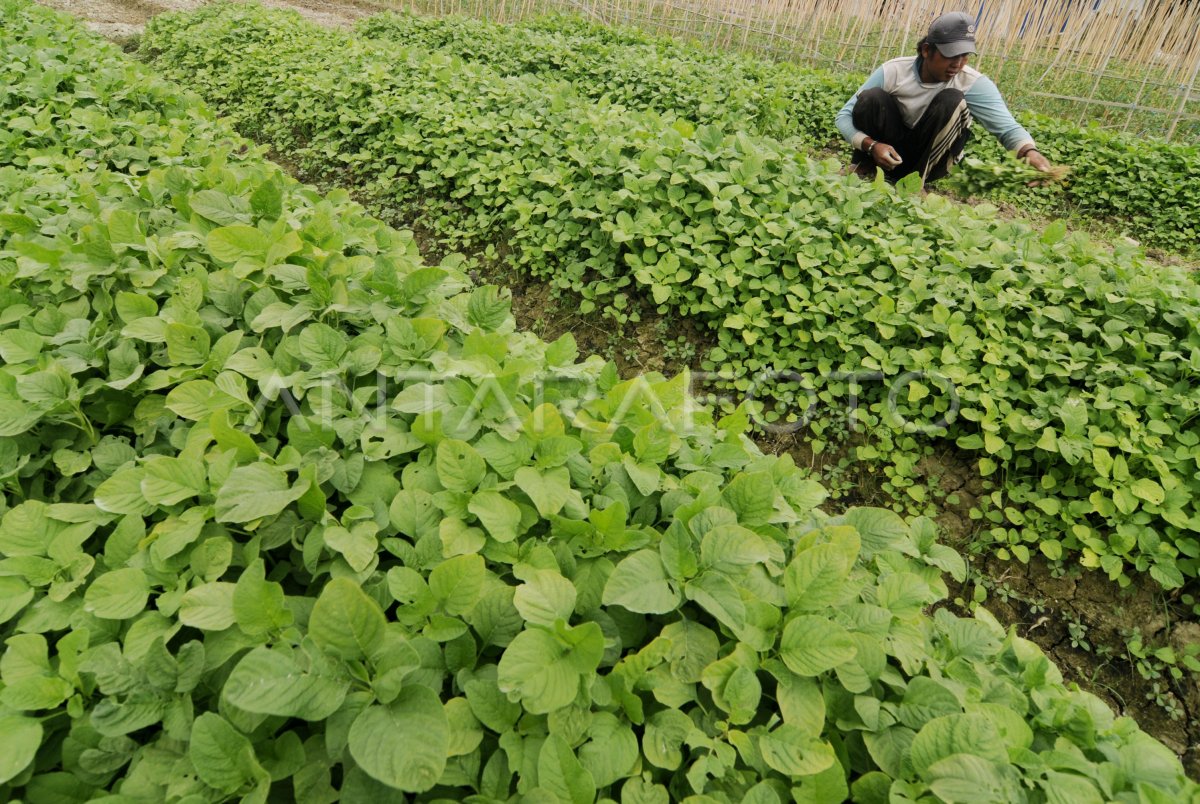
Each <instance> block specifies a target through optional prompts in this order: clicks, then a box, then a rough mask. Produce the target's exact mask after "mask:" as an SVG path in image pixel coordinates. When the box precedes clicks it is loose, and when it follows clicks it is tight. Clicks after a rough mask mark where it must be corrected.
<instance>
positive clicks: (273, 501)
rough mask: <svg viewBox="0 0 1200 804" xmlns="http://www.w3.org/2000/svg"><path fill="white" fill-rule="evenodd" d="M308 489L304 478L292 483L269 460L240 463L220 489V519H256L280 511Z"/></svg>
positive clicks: (239, 520) (223, 520)
mask: <svg viewBox="0 0 1200 804" xmlns="http://www.w3.org/2000/svg"><path fill="white" fill-rule="evenodd" d="M307 490H308V484H307V483H305V482H303V481H301V482H299V483H297V484H296V485H295V486H292V485H291V484H290V483H289V482H288V479H287V475H286V474H284V472H283V471H282V470H281V469H277V468H276V467H274V466H270V465H268V464H265V463H252V464H250V465H249V466H239V467H237V468H236V469H234V470H233V471H232V472H230V474H229V478H228V479H227V480H226V481H225V483H224V484H223V485H222V486H221V488H220V489H218V490H217V500H216V519H217V521H218V522H253V521H254V520H256V519H262V518H263V517H267V516H273V515H275V514H278V513H280V512H281V511H283V509H285V508H287V507H288V505H290V504H291V503H293V502H295V501H296V500H298V499H299V498H300V497H301V496H303V494H304V492H305V491H307Z"/></svg>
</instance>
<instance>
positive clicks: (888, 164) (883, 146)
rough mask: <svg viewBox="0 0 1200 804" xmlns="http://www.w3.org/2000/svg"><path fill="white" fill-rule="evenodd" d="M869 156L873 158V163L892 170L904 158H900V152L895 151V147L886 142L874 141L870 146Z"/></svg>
mask: <svg viewBox="0 0 1200 804" xmlns="http://www.w3.org/2000/svg"><path fill="white" fill-rule="evenodd" d="M871 158H872V159H874V160H875V164H877V165H879V167H881V168H883V169H884V170H893V169H895V168H897V167H899V166H900V163H901V162H903V161H904V160H903V159H901V158H900V154H898V153H896V149H895V148H893V147H892V146H890V145H888V144H887V143H886V142H880V141H879V140H876V141H875V144H874V145H873V146H872V147H871Z"/></svg>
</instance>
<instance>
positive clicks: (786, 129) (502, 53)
mask: <svg viewBox="0 0 1200 804" xmlns="http://www.w3.org/2000/svg"><path fill="white" fill-rule="evenodd" d="M355 30H356V31H357V32H358V34H359V35H361V36H364V37H368V38H373V39H384V40H387V41H391V42H396V43H398V44H403V45H407V46H411V47H416V48H419V49H421V50H424V51H429V52H437V53H444V54H447V55H451V56H453V57H455V58H461V59H463V60H465V61H468V62H471V63H476V64H482V65H486V66H487V67H489V68H491V69H492V70H494V71H495V72H497V73H499V74H500V75H505V76H521V75H535V76H539V77H543V78H553V79H560V80H563V81H566V82H567V83H569V84H570V85H571V88H572V89H573V90H574V91H575V92H576V93H578V94H580V95H583V96H586V97H589V98H594V99H605V100H607V101H609V102H612V103H619V104H621V105H623V106H626V107H629V108H632V109H654V110H657V111H662V112H672V113H674V114H677V115H678V116H680V117H683V118H686V119H687V120H689V121H691V122H693V123H695V124H698V125H707V124H716V125H723V126H726V127H728V128H730V129H732V128H738V129H744V130H747V131H752V132H754V133H758V134H766V135H769V136H773V137H778V138H788V137H796V138H798V139H799V143H797V144H798V146H801V147H804V148H806V149H813V148H819V147H824V146H826V145H828V144H829V143H830V142H831V141H832V139H835V138H837V136H838V134H837V130H836V129H835V128H833V118H832V116H831V115H830V114H826V111H828V110H829V109H830V108H832V109H833V110H834V111H836V109H837V108H838V107H839V106H840V105H841V104H842V103H845V100H846V98H848V97H849V96H850V93H852V92H853V91H854V90H856V89H857V88H858V86H859V84H860V83H861V78H859V77H857V76H848V77H847V76H834V75H830V74H827V73H819V72H816V71H813V70H804V69H800V68H798V67H796V66H794V65H779V64H775V63H773V62H767V61H762V60H760V59H753V58H745V57H741V56H738V55H736V54H733V53H728V52H722V51H715V50H700V49H698V48H692V47H687V46H681V45H678V44H676V43H674V42H672V41H671V40H666V39H656V38H652V37H650V36H647V35H641V34H639V33H638V32H637V31H635V30H632V29H613V28H608V27H605V26H600V25H589V24H587V23H584V22H582V21H581V20H579V19H578V18H572V17H568V16H559V17H548V18H542V19H536V20H533V21H530V22H526V23H523V24H519V25H511V26H507V25H497V24H494V23H489V22H483V21H481V20H475V19H470V18H465V17H425V16H420V15H416V14H407V13H390V12H389V13H382V14H376V15H373V16H370V17H366V18H364V19H362V20H360V21H359V22H358V23H357V25H356V26H355ZM815 110H820V111H819V112H817V113H815V114H814V111H815Z"/></svg>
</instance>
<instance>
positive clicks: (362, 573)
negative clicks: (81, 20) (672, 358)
mask: <svg viewBox="0 0 1200 804" xmlns="http://www.w3.org/2000/svg"><path fill="white" fill-rule="evenodd" d="M0 20H2V21H3V26H2V27H0V49H2V50H3V52H4V53H5V54H6V58H5V59H4V60H3V61H0V87H2V89H0V120H2V122H3V125H2V126H0V132H3V134H2V136H0V187H2V188H3V193H2V194H0V198H3V201H2V202H0V277H3V283H2V287H3V289H2V290H0V354H2V356H3V359H4V364H3V366H0V410H2V411H3V416H0V427H3V433H2V434H3V436H4V440H3V441H2V442H0V449H3V450H5V456H4V457H5V460H4V462H3V464H2V466H3V471H4V472H5V474H4V475H3V477H2V478H0V480H3V490H2V496H0V503H2V506H0V508H2V509H3V514H2V519H0V637H2V638H3V643H4V649H3V653H2V655H0V795H2V796H4V797H5V798H6V799H10V800H17V799H19V800H22V801H28V802H32V803H33V804H37V803H38V802H63V801H87V800H93V799H98V798H111V799H112V800H120V801H154V802H159V801H180V802H204V801H226V800H242V801H252V802H253V801H258V802H262V801H267V800H295V801H298V802H330V801H335V800H343V801H372V802H378V801H389V800H405V799H404V796H405V794H414V795H415V796H416V797H417V798H418V799H420V800H437V799H442V800H447V799H448V800H464V799H466V798H467V797H468V796H475V797H476V798H475V799H473V800H479V801H493V800H498V801H503V800H508V799H510V798H511V797H513V796H514V795H520V796H523V797H524V798H526V799H529V800H538V801H571V802H577V801H578V802H584V801H591V800H594V799H596V798H598V797H609V798H613V799H618V798H619V799H620V800H621V801H630V802H633V801H665V800H670V799H681V800H682V799H689V797H691V798H690V800H692V801H696V802H700V801H756V802H771V801H783V800H786V799H787V798H789V797H790V798H793V799H797V800H803V801H841V800H843V799H845V798H846V797H847V796H853V797H854V798H855V799H857V800H861V801H889V800H890V801H904V800H913V801H916V800H918V799H923V800H929V799H930V798H931V797H933V798H936V799H940V800H943V801H981V800H996V801H1021V800H1027V801H1049V800H1053V801H1065V800H1070V801H1092V800H1095V801H1099V800H1124V801H1131V802H1133V801H1139V802H1140V801H1149V802H1178V801H1182V800H1186V799H1187V798H1188V797H1194V796H1196V795H1197V788H1196V785H1195V784H1193V783H1192V782H1190V781H1188V780H1187V779H1185V778H1184V777H1183V775H1182V771H1181V769H1180V766H1179V764H1178V762H1177V761H1176V759H1175V758H1174V756H1173V755H1172V754H1171V752H1170V751H1169V750H1167V749H1166V748H1165V747H1163V746H1162V745H1161V744H1159V743H1157V742H1155V741H1154V740H1152V739H1151V738H1149V737H1147V736H1146V735H1145V734H1143V733H1141V732H1140V731H1139V730H1138V729H1137V726H1136V724H1134V723H1133V722H1132V721H1131V720H1129V719H1127V718H1114V717H1113V714H1112V712H1111V711H1110V710H1108V709H1107V708H1106V707H1105V706H1104V705H1103V704H1101V703H1100V702H1099V701H1098V700H1097V699H1096V698H1094V697H1093V696H1091V695H1088V694H1086V693H1082V692H1079V691H1077V690H1071V689H1067V688H1065V687H1064V686H1063V685H1062V683H1061V680H1060V676H1059V674H1058V672H1057V670H1056V669H1055V668H1054V666H1053V665H1052V664H1051V663H1050V662H1048V661H1047V660H1046V658H1045V657H1044V656H1043V655H1042V654H1041V653H1040V651H1038V649H1037V648H1036V647H1035V646H1033V645H1031V644H1030V643H1029V642H1027V641H1025V640H1023V639H1020V638H1018V637H1017V636H1016V635H1015V634H1014V633H1011V632H1010V633H1005V631H1004V630H1003V629H1002V628H1000V627H999V626H998V625H997V623H995V621H994V620H992V619H991V618H989V617H988V616H987V615H986V614H981V615H980V616H979V617H976V618H959V617H955V616H953V615H952V614H950V613H949V612H947V611H945V610H939V611H937V612H936V613H935V614H932V615H931V614H929V613H927V611H928V607H929V606H931V605H933V604H935V603H937V601H939V600H940V599H941V598H942V597H943V596H944V594H945V586H944V584H943V582H942V579H941V574H942V571H943V570H946V571H949V572H951V573H952V574H954V575H959V574H961V572H962V562H961V559H960V558H959V557H958V556H957V555H956V554H955V553H954V552H953V551H951V550H949V549H947V548H945V547H942V546H939V545H937V543H936V541H935V539H934V534H933V529H932V526H931V524H930V522H929V521H928V520H924V519H914V520H911V521H907V522H906V521H904V520H902V519H900V518H899V517H898V516H896V515H895V514H893V513H891V512H887V511H880V510H874V509H857V510H852V511H850V512H848V513H846V514H845V515H844V516H841V517H836V518H831V517H827V516H824V515H823V514H822V513H821V512H820V510H819V509H818V508H817V507H816V506H818V505H819V504H820V502H821V501H822V499H823V492H822V490H821V489H820V487H819V486H818V485H816V484H815V483H813V482H811V481H805V480H803V479H802V478H801V477H800V474H799V472H798V470H797V469H796V468H795V467H794V466H793V465H792V464H791V462H790V461H789V460H787V459H780V458H767V457H763V456H762V455H761V454H759V453H758V452H757V450H756V449H755V448H754V447H753V445H752V444H751V443H750V442H749V441H748V440H747V439H746V438H744V437H743V436H742V435H741V430H742V429H743V428H744V426H745V420H744V417H733V418H729V419H725V420H723V421H722V422H721V423H720V424H719V425H713V424H712V423H711V417H710V416H709V415H708V414H707V413H706V412H704V411H703V410H694V409H691V408H690V407H689V405H688V400H687V398H686V395H685V393H684V391H683V388H682V381H681V380H674V381H669V382H668V381H665V380H662V379H661V378H655V377H649V378H640V379H636V380H625V381H622V380H621V379H620V378H619V377H617V376H616V375H615V371H614V370H613V368H612V366H611V365H605V364H603V363H602V361H599V360H597V359H591V360H588V361H586V362H584V363H578V362H576V355H575V350H574V348H573V344H572V343H571V341H570V339H561V340H559V341H556V342H554V343H545V342H543V341H540V340H538V339H537V338H535V337H533V336H531V335H528V334H523V333H518V332H514V331H513V327H512V321H511V316H510V315H509V313H508V308H507V303H506V301H505V299H504V297H503V295H502V294H500V293H499V292H498V291H497V290H496V289H495V288H490V287H482V288H471V287H470V286H469V284H468V282H467V281H466V280H465V278H464V277H463V275H462V274H461V273H460V272H459V271H458V270H457V269H456V267H455V264H454V263H453V262H448V263H446V264H444V265H442V266H439V267H430V266H423V265H422V264H421V263H420V261H419V260H418V259H417V257H416V256H415V250H414V248H413V244H412V239H411V237H410V236H409V235H407V234H405V233H401V232H397V231H395V230H392V229H389V228H387V227H385V226H383V225H382V224H380V223H379V222H377V221H375V220H372V219H371V218H369V217H366V216H364V215H363V213H362V210H361V209H360V208H359V207H357V206H356V205H355V204H353V203H350V202H349V201H348V200H347V199H346V197H345V195H344V194H341V193H334V194H331V195H328V196H320V195H318V194H317V193H315V192H313V191H312V190H311V189H308V188H305V187H303V186H300V185H298V184H296V183H294V182H292V181H291V180H289V179H287V178H286V177H284V176H283V175H282V174H281V173H280V171H279V170H278V169H277V168H275V167H273V166H271V165H270V164H268V163H267V162H265V161H264V160H263V158H262V155H261V152H260V151H259V150H258V149H256V148H254V147H251V146H249V144H248V143H247V142H245V141H244V140H241V139H239V138H237V137H236V136H234V135H233V134H232V133H231V131H230V130H229V129H228V128H227V127H226V125H225V124H224V123H221V122H219V121H216V120H214V118H213V117H212V115H211V114H210V113H209V112H208V111H207V110H206V109H205V108H204V106H203V104H202V103H200V102H199V101H198V99H197V98H196V97H195V96H193V95H190V94H187V93H183V92H180V91H179V90H178V89H176V88H174V87H173V86H171V85H169V84H166V83H164V82H162V81H160V80H158V79H156V78H154V77H153V76H151V75H150V74H149V73H148V72H147V71H146V70H145V69H144V68H142V67H139V66H135V65H133V64H131V63H130V62H128V61H126V60H125V59H124V57H123V56H122V55H121V54H120V53H119V51H117V50H116V49H115V48H113V47H111V46H108V45H105V44H102V43H100V42H99V41H98V40H96V39H94V38H93V37H91V36H90V35H87V34H85V33H84V32H82V31H81V30H80V29H79V28H78V27H76V26H75V25H74V24H73V23H72V22H71V21H69V20H68V19H66V18H65V17H62V16H59V15H57V14H54V13H53V12H50V11H48V10H46V9H45V8H43V7H40V6H37V5H33V4H31V3H27V2H24V0H3V2H0ZM550 380H553V382H550ZM485 391H486V393H485ZM655 411H660V412H659V413H658V414H656V413H655ZM106 793H108V794H111V796H106V795H105V794H106Z"/></svg>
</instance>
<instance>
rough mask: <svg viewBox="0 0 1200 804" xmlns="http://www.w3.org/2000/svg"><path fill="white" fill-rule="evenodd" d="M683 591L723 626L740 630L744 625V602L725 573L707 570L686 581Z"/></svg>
mask: <svg viewBox="0 0 1200 804" xmlns="http://www.w3.org/2000/svg"><path fill="white" fill-rule="evenodd" d="M683 593H684V595H685V596H686V597H687V599H688V600H692V601H695V602H696V603H697V604H698V605H699V606H700V607H701V608H703V609H704V610H705V611H707V612H708V613H709V614H711V615H712V616H714V617H716V618H717V620H718V621H719V622H721V623H722V624H723V625H724V626H725V627H727V628H730V629H733V630H734V631H740V630H741V629H742V628H744V627H745V626H746V603H745V601H743V600H742V595H741V593H740V592H739V591H738V588H737V586H735V585H734V583H733V581H732V580H730V579H729V577H728V576H727V575H726V574H725V573H723V572H718V571H715V570H708V571H706V572H704V573H702V574H701V575H700V576H699V577H697V578H694V579H692V580H690V581H688V582H687V583H686V584H685V585H684V587H683Z"/></svg>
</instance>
